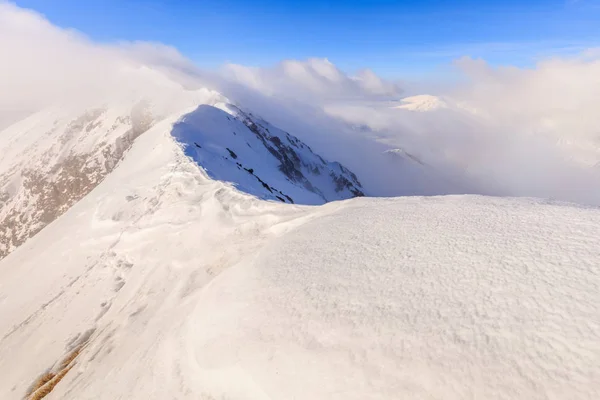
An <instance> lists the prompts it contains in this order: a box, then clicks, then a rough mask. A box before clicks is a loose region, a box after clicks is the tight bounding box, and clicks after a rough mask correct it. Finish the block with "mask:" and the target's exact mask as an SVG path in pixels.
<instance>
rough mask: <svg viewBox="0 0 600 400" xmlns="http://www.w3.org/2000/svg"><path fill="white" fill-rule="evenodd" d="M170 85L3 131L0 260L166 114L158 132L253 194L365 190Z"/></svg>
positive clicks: (292, 141)
mask: <svg viewBox="0 0 600 400" xmlns="http://www.w3.org/2000/svg"><path fill="white" fill-rule="evenodd" d="M168 83H170V82H168V81H167V82H166V83H164V82H163V85H167V84H168ZM161 90H162V88H161ZM171 91H172V92H173V93H176V94H178V96H175V94H172V95H173V96H174V97H176V100H173V101H172V102H171V103H169V104H168V105H165V104H161V103H163V102H165V101H166V100H165V99H164V98H161V101H156V100H146V98H147V97H140V96H137V94H136V93H135V92H132V93H129V94H128V95H124V97H123V98H124V99H129V100H123V101H121V102H114V103H109V105H106V104H100V105H99V106H96V107H91V106H89V105H87V104H86V105H81V106H75V107H74V106H72V105H70V106H66V105H63V106H61V107H55V108H51V109H46V110H44V111H41V112H38V113H35V114H33V115H31V116H28V117H27V118H25V119H23V120H22V121H19V122H17V123H15V124H13V125H12V126H9V127H8V128H6V129H4V130H3V131H1V132H0V151H1V152H2V154H3V157H2V159H0V259H2V258H3V257H4V256H6V255H7V254H8V253H10V252H11V251H13V250H14V249H15V248H17V247H18V246H20V245H21V244H23V243H24V242H25V241H26V240H27V239H29V238H30V237H32V236H33V235H35V234H36V233H37V232H39V231H40V230H41V229H43V228H44V227H45V226H46V225H47V224H49V223H50V222H52V221H54V220H55V219H56V218H57V217H59V216H60V215H62V214H63V213H64V212H65V211H66V210H68V209H69V207H71V206H72V205H74V204H75V203H76V202H77V201H79V200H80V199H82V198H83V197H84V196H85V195H87V194H88V193H89V192H90V191H91V190H93V189H94V188H95V187H96V186H97V185H98V184H99V183H100V182H101V181H102V180H103V179H104V178H105V177H106V176H107V175H108V174H110V173H111V171H112V170H113V169H114V168H115V167H116V165H117V164H118V163H119V162H120V160H121V159H122V158H123V156H124V155H125V154H126V152H127V151H128V149H129V148H130V147H131V145H132V144H133V143H134V141H135V140H136V138H138V137H139V136H140V135H142V134H144V132H146V131H147V130H148V129H149V128H150V127H152V126H153V125H155V124H156V123H158V122H161V121H163V120H165V119H173V118H176V119H180V118H181V121H179V122H177V124H175V125H174V126H173V127H171V126H169V127H167V128H166V130H168V131H171V132H172V134H173V135H174V136H175V137H176V138H177V139H178V140H179V141H180V143H181V144H182V145H183V146H184V147H186V154H188V156H191V157H192V158H193V159H194V160H195V161H196V162H197V163H198V164H199V165H200V166H201V167H202V168H204V169H205V170H206V171H208V172H209V174H210V176H211V177H213V178H215V179H220V180H225V181H229V182H233V183H235V184H237V186H238V188H239V189H241V190H243V191H246V192H248V193H251V194H253V195H256V196H258V197H261V198H265V199H273V200H279V201H282V202H287V203H294V202H298V203H304V204H323V203H325V202H327V201H331V200H340V199H347V198H350V197H355V196H362V195H363V192H362V187H361V184H360V182H359V181H358V178H357V177H356V175H354V174H353V173H352V172H351V171H349V170H348V169H346V168H345V167H343V166H342V165H341V164H339V163H335V162H327V161H325V160H323V159H322V158H321V157H320V156H318V155H317V154H315V153H313V151H312V150H311V149H310V148H309V147H308V146H306V145H305V144H304V143H302V142H301V141H300V140H299V139H298V138H296V137H294V136H292V135H290V134H289V133H287V132H283V131H281V130H279V129H278V128H276V127H274V126H272V125H271V124H269V123H268V122H266V121H263V120H262V119H260V118H257V117H254V116H253V115H252V114H249V113H245V112H243V111H242V110H240V109H239V108H237V107H236V106H234V105H232V104H230V103H229V102H228V100H227V99H226V98H225V97H224V96H222V95H220V94H219V93H217V92H214V91H211V90H207V89H201V90H196V91H191V90H184V89H183V88H181V87H179V88H178V87H174V88H171ZM160 93H162V92H160ZM157 97H160V96H157V95H153V96H149V97H148V98H150V99H155V98H157ZM198 105H200V107H198ZM196 107H198V108H197V109H196ZM199 143H202V145H200V144H199ZM238 154H239V157H238Z"/></svg>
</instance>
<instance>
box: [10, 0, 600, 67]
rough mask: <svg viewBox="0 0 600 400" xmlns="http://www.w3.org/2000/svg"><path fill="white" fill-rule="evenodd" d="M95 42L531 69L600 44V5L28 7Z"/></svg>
mask: <svg viewBox="0 0 600 400" xmlns="http://www.w3.org/2000/svg"><path fill="white" fill-rule="evenodd" d="M16 4H17V5H19V6H22V7H27V8H32V9H35V10H37V11H39V12H41V13H42V14H44V15H46V16H47V17H48V18H49V19H50V21H52V22H53V23H55V24H57V25H59V26H62V27H71V28H75V29H77V30H79V31H81V32H83V33H85V34H86V35H88V36H90V37H91V38H92V39H94V40H99V41H102V42H113V41H119V40H144V41H156V42H161V43H165V44H168V45H172V46H175V47H177V48H178V49H179V50H180V51H181V52H182V53H183V54H184V55H186V56H187V57H189V58H191V59H192V60H194V61H195V62H196V63H198V64H199V65H201V66H205V67H215V66H218V65H220V64H223V63H225V62H233V63H239V64H244V65H256V66H265V65H271V64H274V63H276V62H277V61H280V60H281V59H288V58H293V59H305V58H308V57H327V58H329V59H330V60H331V61H332V62H334V63H335V64H337V65H338V66H340V67H341V68H342V69H345V70H348V71H352V70H356V69H358V68H362V67H369V68H372V69H373V70H374V71H375V72H377V73H379V74H381V75H383V76H387V77H396V78H398V77H402V76H406V75H410V76H420V75H427V74H430V73H433V72H436V71H437V72H439V71H440V70H443V69H444V68H445V67H446V66H447V65H449V64H450V63H451V61H452V60H453V59H456V58H458V57H460V56H463V55H467V56H471V57H482V58H484V59H486V60H488V61H489V62H491V63H492V64H511V65H517V66H528V65H532V64H533V63H534V62H535V60H537V59H539V58H543V57H548V56H551V55H555V54H559V55H564V54H575V53H577V52H579V51H581V50H583V49H585V48H589V47H596V46H600V23H599V21H600V0H518V1H517V0H446V1H444V0H421V1H400V0H396V1H391V0H371V1H353V0H344V1H313V0H304V1H285V0H280V1H271V0H255V1H242V0H218V1H213V0H199V1H183V0H85V1H82V0H22V1H19V0H17V1H16Z"/></svg>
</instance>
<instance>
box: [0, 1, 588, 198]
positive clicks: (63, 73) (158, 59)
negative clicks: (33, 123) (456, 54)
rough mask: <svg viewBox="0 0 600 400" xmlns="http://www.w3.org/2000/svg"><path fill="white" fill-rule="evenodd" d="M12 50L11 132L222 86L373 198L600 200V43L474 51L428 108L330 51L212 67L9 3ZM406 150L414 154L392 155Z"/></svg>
mask: <svg viewBox="0 0 600 400" xmlns="http://www.w3.org/2000/svg"><path fill="white" fill-rule="evenodd" d="M0 54H1V55H2V62H0V129H2V128H3V127H6V126H7V125H9V124H10V123H13V122H15V121H17V120H19V119H20V118H23V117H24V116H25V115H27V114H29V113H32V112H35V111H38V110H42V109H44V108H45V107H48V106H51V105H57V104H59V105H60V104H70V103H74V104H90V106H91V105H94V104H98V103H110V102H111V101H120V100H121V99H123V98H125V97H131V96H137V97H139V98H142V97H147V98H149V99H150V100H152V101H155V102H158V103H160V104H161V105H162V106H163V107H164V108H171V109H173V110H175V109H176V107H177V106H178V102H177V99H178V98H179V97H182V96H183V97H187V96H189V94H190V93H193V91H194V90H198V89H201V88H208V89H214V90H218V91H219V92H221V93H222V94H223V95H224V96H226V97H227V98H229V99H230V100H231V101H233V102H235V103H237V104H239V105H240V106H242V107H243V108H246V109H249V110H251V111H252V112H254V113H256V114H258V115H260V116H262V117H263V118H265V119H267V120H269V121H270V122H271V123H273V124H275V125H279V126H280V127H282V128H283V129H286V130H288V131H290V132H291V133H292V134H294V135H296V136H298V137H299V138H301V139H302V140H304V141H306V142H307V143H308V144H309V145H311V146H312V147H313V148H314V149H315V150H316V151H317V152H320V153H322V154H323V155H324V156H325V157H327V158H329V159H332V160H338V161H340V162H342V163H344V164H346V165H347V166H348V167H349V168H351V169H352V170H354V171H355V172H356V173H357V174H358V176H359V178H360V179H361V181H362V182H363V184H364V186H365V188H366V190H367V192H368V193H369V194H371V195H378V196H395V195H434V194H450V193H476V194H493V195H503V196H535V197H544V198H552V199H557V200H566V201H575V202H580V203H586V204H594V205H598V204H600V185H599V184H598V183H599V182H600V181H599V170H600V169H599V167H598V165H600V118H599V117H598V111H597V109H598V107H599V105H600V52H598V51H595V50H594V49H590V50H589V51H586V52H584V53H583V54H580V55H579V56H577V57H572V58H558V57H557V58H549V59H546V60H543V61H540V62H539V63H538V64H537V65H536V66H535V67H533V68H529V69H524V68H516V67H511V66H506V67H493V66H490V65H489V64H487V63H486V62H485V61H484V60H474V59H470V58H462V59H459V60H456V62H455V64H454V68H455V70H456V77H457V79H456V80H455V82H454V83H448V82H445V83H444V84H443V85H440V86H439V88H437V89H436V86H435V85H433V84H428V85H427V92H426V93H422V94H429V95H432V96H436V97H430V98H426V99H435V101H433V100H432V101H430V102H426V103H423V104H421V103H422V102H423V98H416V99H413V100H412V103H410V102H402V101H401V99H402V97H403V96H407V95H408V93H406V91H405V90H404V88H405V87H409V86H410V87H411V94H415V90H416V89H415V86H414V85H410V82H406V83H404V82H403V81H402V79H401V78H402V77H399V79H398V80H394V81H390V80H386V79H383V78H381V77H379V76H377V75H376V74H375V73H374V72H373V71H371V70H369V69H364V70H362V71H358V72H356V73H352V74H348V73H346V72H344V71H342V70H340V69H339V68H337V67H336V66H335V65H334V64H332V63H331V62H330V61H328V60H326V59H309V60H283V61H282V62H281V63H279V64H277V65H274V66H270V67H265V68H257V67H247V66H242V65H224V66H223V67H222V68H220V69H218V70H213V71H206V70H201V69H199V68H198V67H196V66H195V65H194V64H193V63H192V62H191V61H189V60H187V59H186V58H185V57H184V56H182V55H181V54H180V53H179V52H178V51H177V50H176V49H174V48H172V47H169V46H167V45H164V44H158V43H126V42H124V43H111V44H101V43H95V42H93V41H92V40H90V39H88V38H86V37H85V36H83V35H82V34H80V33H77V32H74V31H70V30H67V29H63V28H59V27H56V26H53V25H52V24H51V23H49V22H48V21H47V20H46V19H45V18H44V17H43V16H41V15H38V14H36V13H34V12H31V11H28V10H23V9H20V8H18V7H16V6H14V5H12V4H10V3H6V2H1V1H0ZM357 56H358V55H357ZM458 78H459V79H458ZM417 88H418V87H417ZM417 93H418V91H417ZM420 102H421V103H420ZM1 134H2V133H1V132H0V135H1ZM393 149H401V150H397V151H396V152H391V153H390V152H387V153H386V151H387V150H393ZM407 154H408V155H410V157H409V156H407ZM415 160H418V162H416V161H415Z"/></svg>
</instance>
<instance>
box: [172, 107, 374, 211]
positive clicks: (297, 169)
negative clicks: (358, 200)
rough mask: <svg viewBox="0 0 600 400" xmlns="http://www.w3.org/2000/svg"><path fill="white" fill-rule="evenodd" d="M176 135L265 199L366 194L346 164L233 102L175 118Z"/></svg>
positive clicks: (215, 174) (201, 160)
mask: <svg viewBox="0 0 600 400" xmlns="http://www.w3.org/2000/svg"><path fill="white" fill-rule="evenodd" d="M173 136H174V137H175V138H176V139H177V140H178V141H179V142H180V143H182V144H183V145H184V147H185V152H186V154H187V155H189V156H190V157H191V158H192V159H194V160H195V161H196V162H197V163H198V164H199V165H200V166H201V167H202V168H203V169H204V170H206V171H207V172H208V174H209V175H210V176H211V177H212V178H214V179H218V180H223V181H228V182H232V183H234V184H235V185H236V186H237V188H238V189H239V190H242V191H245V192H247V193H251V194H253V195H256V196H259V197H261V198H264V199H274V200H275V199H276V200H279V201H281V202H284V203H300V204H323V203H325V202H328V201H332V200H343V199H348V198H351V197H356V196H363V195H364V193H363V189H362V186H361V184H360V182H359V181H358V178H357V177H356V175H355V174H354V173H352V172H351V171H349V170H348V169H347V168H345V167H344V166H343V165H341V164H340V163H337V162H327V161H325V160H324V159H323V158H322V157H321V156H319V155H317V154H315V153H314V152H313V151H312V149H311V148H310V147H309V146H307V145H306V144H304V143H303V142H302V141H301V140H299V139H298V138H297V137H295V136H293V135H291V134H289V133H287V132H285V131H282V130H281V129H278V128H277V127H275V126H273V125H271V124H269V123H268V122H266V121H264V120H263V119H261V118H259V117H256V116H254V115H252V113H250V112H245V111H242V110H241V109H240V108H238V107H236V106H234V105H231V104H221V105H220V106H217V107H212V106H209V105H202V106H200V107H199V108H198V109H196V110H195V111H193V112H192V113H189V114H187V115H185V116H183V118H182V119H181V121H180V122H178V123H177V124H175V126H174V129H173Z"/></svg>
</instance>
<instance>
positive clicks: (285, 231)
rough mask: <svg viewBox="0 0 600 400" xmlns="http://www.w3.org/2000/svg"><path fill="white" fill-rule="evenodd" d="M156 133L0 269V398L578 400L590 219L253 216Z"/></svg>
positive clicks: (249, 204)
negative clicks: (48, 383)
mask: <svg viewBox="0 0 600 400" xmlns="http://www.w3.org/2000/svg"><path fill="white" fill-rule="evenodd" d="M175 121H176V118H172V119H167V120H165V121H163V122H161V123H159V124H158V125H156V126H154V127H153V128H152V129H150V130H149V131H148V132H146V133H145V134H144V135H142V136H141V137H139V138H138V139H137V140H136V142H135V144H134V145H133V148H132V149H131V151H130V152H129V153H128V154H127V156H126V157H125V159H124V161H123V162H122V163H121V164H120V165H119V166H118V167H117V168H116V169H115V170H114V171H113V172H112V173H111V174H110V175H109V176H108V177H107V178H106V179H105V180H104V181H103V182H102V183H101V184H100V185H99V186H98V187H97V188H96V189H94V190H93V191H92V192H91V193H90V194H89V195H88V196H87V197H85V198H84V199H83V200H81V201H80V202H78V203H77V204H76V205H75V206H74V207H72V208H71V209H70V210H69V211H68V212H67V213H66V214H64V215H63V216H62V217H60V218H59V219H57V220H56V221H55V222H53V223H52V224H50V225H49V226H48V227H47V228H46V229H44V230H43V231H42V232H41V233H39V234H38V235H36V236H35V237H34V238H32V239H31V240H29V241H28V242H26V244H24V245H23V246H21V247H20V248H18V249H17V250H16V251H15V252H14V253H12V254H10V255H9V256H8V257H7V258H5V259H4V260H3V261H2V263H0V315H1V316H2V318H0V371H3V372H2V374H0V398H2V399H19V398H22V396H23V395H24V393H25V391H26V390H27V388H28V386H29V385H30V384H31V383H32V382H33V381H34V380H35V378H36V377H37V376H39V375H40V374H42V373H43V372H44V371H45V370H46V369H48V368H51V367H53V365H55V364H56V363H57V362H59V361H60V360H61V359H62V358H63V357H64V355H65V354H67V353H68V352H69V351H70V348H71V347H72V346H71V345H72V343H73V342H75V341H77V340H79V338H81V337H82V336H85V335H87V334H90V339H89V343H88V345H87V346H86V347H85V349H84V350H83V352H82V353H81V355H80V356H79V358H78V359H77V360H76V364H75V367H74V368H73V369H72V370H71V371H70V372H69V373H68V374H67V375H66V377H65V378H64V379H63V381H62V382H61V383H60V384H59V385H58V386H57V387H56V388H55V389H54V391H53V392H52V393H51V395H50V396H49V397H48V398H49V399H77V400H82V399H99V398H100V399H165V398H178V399H198V398H204V399H241V398H252V399H267V398H269V399H270V398H274V399H280V398H306V399H352V398H356V399H369V398H373V399H375V398H377V399H381V398H402V397H410V398H415V399H418V398H439V399H441V398H443V399H463V398H486V399H515V398H518V399H546V398H551V399H596V398H598V396H599V395H600V386H599V384H598V382H600V371H599V367H598V366H599V365H600V320H599V315H600V313H599V312H598V311H599V310H598V308H599V306H598V305H599V304H600V299H599V293H600V292H599V291H598V287H600V278H599V273H598V260H599V259H600V211H599V210H598V209H595V208H581V207H574V206H570V205H556V204H544V203H542V202H539V201H534V200H527V199H521V200H517V199H491V198H483V197H469V196H461V197H434V198H399V199H360V200H350V201H344V202H337V203H329V204H327V205H325V206H321V207H306V206H294V205H285V204H281V203H280V202H268V201H261V200H258V199H256V198H253V197H250V196H248V195H245V194H243V193H240V192H238V191H236V190H235V189H234V188H233V187H232V186H231V185H230V184H226V183H223V182H219V181H214V180H210V179H209V178H208V177H207V176H206V174H205V173H204V172H203V171H202V170H200V169H199V168H197V166H196V165H195V164H194V163H192V162H191V161H190V160H189V159H188V158H187V157H186V156H185V155H184V153H183V152H182V149H181V148H180V147H179V146H178V145H177V143H175V141H174V140H173V138H172V137H171V136H170V134H169V132H170V129H171V126H172V124H173V123H174V122H175Z"/></svg>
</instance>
